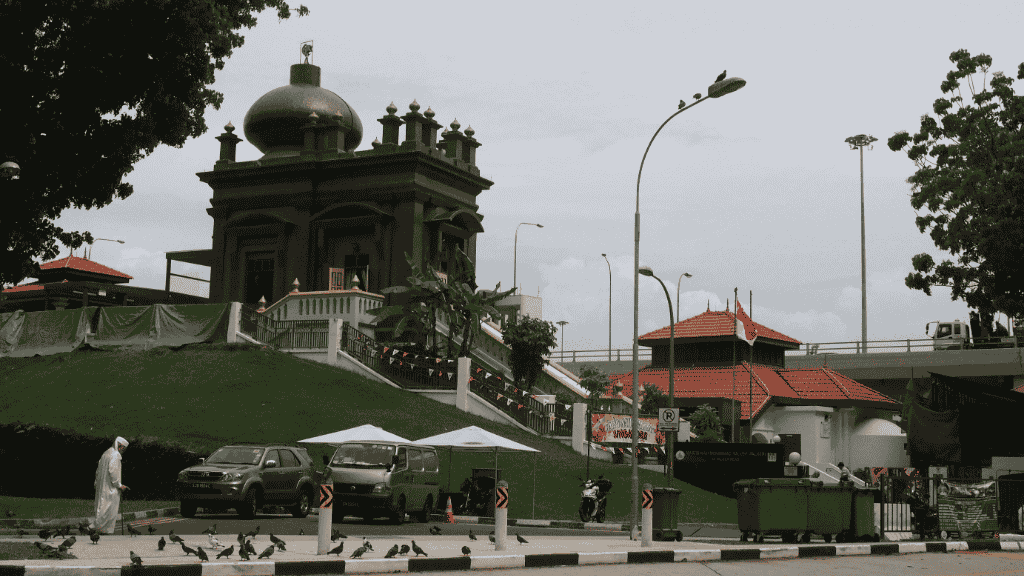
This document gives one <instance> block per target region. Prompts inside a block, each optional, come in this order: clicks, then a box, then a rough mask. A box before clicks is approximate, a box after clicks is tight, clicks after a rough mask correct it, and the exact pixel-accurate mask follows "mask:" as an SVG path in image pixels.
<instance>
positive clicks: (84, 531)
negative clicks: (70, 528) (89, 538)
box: [78, 522, 92, 536]
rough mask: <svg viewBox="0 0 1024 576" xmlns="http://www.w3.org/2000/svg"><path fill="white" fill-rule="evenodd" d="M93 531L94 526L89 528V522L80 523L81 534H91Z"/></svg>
mask: <svg viewBox="0 0 1024 576" xmlns="http://www.w3.org/2000/svg"><path fill="white" fill-rule="evenodd" d="M91 533H92V528H89V523H88V522H82V523H81V524H79V525H78V535H79V536H85V535H86V534H91Z"/></svg>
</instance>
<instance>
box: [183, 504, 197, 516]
mask: <svg viewBox="0 0 1024 576" xmlns="http://www.w3.org/2000/svg"><path fill="white" fill-rule="evenodd" d="M197 508H198V506H197V505H196V503H195V502H189V501H187V500H182V501H181V516H182V518H195V517H196V509H197Z"/></svg>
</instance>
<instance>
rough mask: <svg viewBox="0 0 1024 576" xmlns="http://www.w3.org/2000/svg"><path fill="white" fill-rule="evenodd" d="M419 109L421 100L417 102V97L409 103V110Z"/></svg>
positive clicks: (415, 110)
mask: <svg viewBox="0 0 1024 576" xmlns="http://www.w3.org/2000/svg"><path fill="white" fill-rule="evenodd" d="M419 109H420V105H419V102H416V99H415V98H413V99H412V104H409V110H412V111H413V112H417V111H418V110H419Z"/></svg>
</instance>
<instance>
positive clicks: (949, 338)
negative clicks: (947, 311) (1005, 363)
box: [924, 319, 1016, 350]
mask: <svg viewBox="0 0 1024 576" xmlns="http://www.w3.org/2000/svg"><path fill="white" fill-rule="evenodd" d="M933 324H934V325H935V330H934V332H933V331H932V325H933ZM1010 329H1011V331H1012V329H1013V324H1010ZM924 334H925V336H931V338H932V349H934V350H967V349H975V350H982V349H992V348H1013V345H1014V340H1015V339H1016V337H1015V336H1012V335H1011V336H1003V337H998V336H997V337H994V338H974V337H972V335H971V325H970V324H969V323H967V322H962V321H961V320H960V319H956V320H953V321H952V322H942V321H938V320H936V321H933V322H929V323H927V324H925V326H924Z"/></svg>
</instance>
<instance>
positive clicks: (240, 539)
mask: <svg viewBox="0 0 1024 576" xmlns="http://www.w3.org/2000/svg"><path fill="white" fill-rule="evenodd" d="M236 540H238V545H239V546H241V547H242V548H245V535H244V534H242V533H241V532H239V533H238V538H236Z"/></svg>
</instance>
